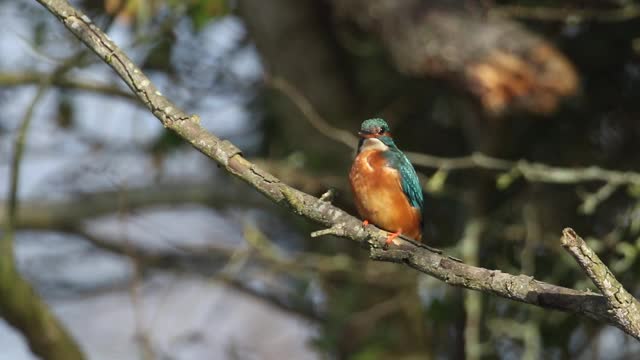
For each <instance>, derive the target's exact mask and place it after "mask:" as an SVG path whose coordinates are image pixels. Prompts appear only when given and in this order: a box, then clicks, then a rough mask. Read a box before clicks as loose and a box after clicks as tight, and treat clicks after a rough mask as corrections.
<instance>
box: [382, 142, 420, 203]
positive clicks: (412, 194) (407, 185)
mask: <svg viewBox="0 0 640 360" xmlns="http://www.w3.org/2000/svg"><path fill="white" fill-rule="evenodd" d="M385 156H386V159H387V162H388V164H389V166H391V167H392V168H394V169H396V170H397V171H398V172H399V173H400V183H401V184H402V191H403V192H404V194H405V195H406V196H407V199H408V200H409V203H410V204H411V206H413V207H415V208H418V209H420V212H422V207H423V203H424V198H423V196H422V187H421V186H420V180H419V179H418V174H416V170H415V169H414V168H413V165H411V162H410V161H409V159H407V157H406V156H405V155H404V154H403V153H402V152H401V151H400V150H398V149H397V148H395V149H393V148H392V149H389V150H388V151H386V152H385Z"/></svg>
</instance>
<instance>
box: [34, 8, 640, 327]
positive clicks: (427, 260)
mask: <svg viewBox="0 0 640 360" xmlns="http://www.w3.org/2000/svg"><path fill="white" fill-rule="evenodd" d="M38 2H39V3H41V4H42V5H43V6H44V7H46V8H47V9H48V10H49V11H50V12H51V13H53V14H54V15H55V16H56V17H58V18H59V19H60V21H62V23H63V24H64V25H65V26H66V27H67V29H69V31H71V32H72V33H73V34H75V35H76V36H77V37H78V38H79V39H80V40H81V41H82V42H83V43H85V45H87V46H88V47H89V48H90V49H92V50H93V51H94V52H95V53H96V54H98V56H99V57H100V58H102V59H103V60H104V61H105V62H106V63H107V64H109V65H110V66H111V67H112V68H113V70H114V71H116V73H118V74H119V75H120V77H121V78H122V79H123V80H124V81H125V83H126V84H127V85H128V86H129V87H130V88H131V89H132V90H133V91H134V93H135V94H136V96H137V97H138V98H140V100H141V101H142V102H143V103H144V104H145V106H147V107H148V108H149V110H150V111H151V112H152V113H153V114H154V115H155V116H156V117H157V118H158V119H159V120H160V121H161V122H162V124H163V125H164V126H165V127H167V128H168V129H170V130H172V131H175V132H176V133H177V134H178V135H179V136H181V137H182V138H184V139H185V140H187V141H188V142H189V143H191V144H192V145H193V146H194V147H195V148H196V149H198V150H199V151H201V152H202V153H204V154H205V155H207V156H208V157H210V158H212V159H214V160H215V161H217V162H218V163H219V164H220V166H221V167H222V168H224V169H226V170H227V171H228V172H229V173H231V174H233V175H234V176H236V177H238V178H240V179H242V180H244V181H245V182H247V183H248V184H250V186H252V187H253V188H254V189H256V190H257V191H259V192H260V193H262V194H263V195H264V196H266V197H267V198H269V199H270V200H271V201H273V202H274V203H278V204H281V205H283V206H285V207H287V208H288V209H289V211H291V212H292V213H295V214H297V215H300V216H302V217H304V218H306V219H308V220H310V221H313V222H316V223H318V224H320V225H321V226H324V227H326V228H332V227H334V226H336V225H338V224H341V226H342V227H343V229H344V233H343V234H341V237H343V238H348V239H351V240H353V241H355V242H357V243H359V244H361V245H364V246H366V247H368V248H369V251H370V256H371V258H373V259H376V260H380V261H388V262H397V263H403V264H406V265H407V266H410V267H412V268H414V269H416V270H418V271H420V272H423V273H425V274H428V275H431V276H433V277H435V278H437V279H440V280H442V281H444V282H446V283H448V284H450V285H453V286H459V287H464V288H467V289H471V290H478V291H483V292H486V293H490V294H493V295H496V296H499V297H503V298H506V299H510V300H514V301H519V302H523V303H527V304H532V305H536V306H540V307H544V308H549V309H556V310H561V311H566V312H571V313H575V314H580V315H584V316H587V317H589V318H592V319H595V320H598V321H603V322H607V323H609V324H612V325H615V326H617V327H619V328H620V329H622V330H623V331H626V332H628V333H629V334H631V335H633V336H636V337H638V333H635V332H629V328H628V327H627V326H626V324H625V323H624V322H621V319H620V318H618V317H615V316H612V314H610V313H609V306H608V304H607V300H606V299H605V298H604V296H602V295H599V294H593V293H590V292H586V291H578V290H574V289H569V288H564V287H561V286H556V285H552V284H548V283H545V282H542V281H538V280H535V279H533V278H532V277H530V276H526V275H517V276H516V275H511V274H505V273H502V272H500V271H497V270H488V269H484V268H480V267H476V266H471V265H467V264H464V263H461V262H458V261H455V260H453V259H450V258H448V257H447V256H443V255H441V254H439V253H437V252H432V251H430V250H428V249H426V248H424V247H422V246H420V245H418V244H415V243H413V242H410V241H406V240H404V239H400V240H399V242H400V245H399V246H393V247H392V249H391V250H389V251H384V250H382V248H383V245H384V244H385V240H386V238H387V232H385V231H382V230H380V229H378V228H376V227H374V226H371V225H369V226H367V227H366V228H365V227H363V226H362V223H361V222H360V220H358V219H356V218H355V217H353V216H351V215H349V214H347V213H346V212H344V211H343V210H341V209H339V208H337V207H335V206H333V205H331V204H330V203H328V202H325V201H321V200H320V199H318V198H316V197H314V196H311V195H309V194H306V193H303V192H301V191H298V190H296V189H293V188H291V187H290V186H288V185H286V184H285V183H283V182H282V181H280V179H278V178H276V177H275V176H273V175H272V174H270V173H268V172H266V171H264V170H263V169H261V168H260V167H258V166H257V165H256V164H253V163H251V162H250V161H248V160H247V159H245V158H244V157H243V156H242V154H241V151H240V149H238V148H237V147H236V146H235V145H233V144H232V143H230V142H229V141H223V140H221V139H219V138H218V137H216V136H215V135H213V134H211V133H209V132H208V131H206V130H205V129H204V128H203V127H202V126H200V124H199V121H198V117H197V116H189V115H187V114H186V113H184V112H183V111H182V110H180V109H179V108H178V107H177V106H176V105H175V104H173V103H172V102H170V101H169V100H168V99H167V98H165V97H164V96H162V94H161V93H160V92H159V91H158V90H157V89H156V88H155V86H154V85H153V84H152V83H151V81H150V80H149V78H148V77H147V76H145V75H144V74H143V73H142V71H141V70H140V69H139V68H138V67H137V66H135V65H134V64H133V62H132V61H131V59H129V57H128V56H127V55H126V54H125V53H124V52H123V51H122V50H120V48H118V47H117V46H116V45H115V44H114V43H113V41H111V40H110V39H109V38H108V37H107V36H106V34H104V33H103V32H102V31H101V30H100V29H99V28H97V27H96V26H95V25H94V24H93V23H92V22H91V20H90V19H89V18H88V17H87V16H86V15H85V14H83V13H82V12H80V11H79V10H77V9H75V8H74V7H72V6H71V5H70V4H69V3H68V2H67V1H65V0H46V1H45V0H38ZM565 170H566V169H565ZM638 176H640V175H638ZM638 182H640V181H638ZM638 324H640V321H639V322H638ZM638 338H640V337H638Z"/></svg>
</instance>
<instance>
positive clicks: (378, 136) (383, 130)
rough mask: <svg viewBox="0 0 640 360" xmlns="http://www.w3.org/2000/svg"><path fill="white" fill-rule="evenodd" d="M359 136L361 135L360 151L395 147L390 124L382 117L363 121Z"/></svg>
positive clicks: (383, 149) (384, 149)
mask: <svg viewBox="0 0 640 360" xmlns="http://www.w3.org/2000/svg"><path fill="white" fill-rule="evenodd" d="M358 136H360V142H359V144H358V152H360V151H363V150H366V149H371V150H380V151H386V150H388V149H389V147H395V144H394V143H393V138H392V137H391V133H390V132H389V125H388V124H387V122H386V121H384V120H383V119H380V118H375V119H368V120H365V121H363V122H362V125H360V131H358Z"/></svg>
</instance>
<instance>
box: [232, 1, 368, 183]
mask: <svg viewBox="0 0 640 360" xmlns="http://www.w3.org/2000/svg"><path fill="white" fill-rule="evenodd" d="M238 5H239V12H240V15H241V16H242V17H243V19H244V21H245V23H246V25H247V27H248V28H249V31H250V33H251V36H252V38H253V41H254V42H255V44H256V46H257V47H258V50H259V52H260V56H261V59H262V62H263V64H264V66H265V68H266V71H267V72H268V74H269V76H271V77H282V78H284V79H285V80H286V81H288V82H289V83H291V84H292V85H293V86H294V87H296V88H297V89H298V90H299V91H300V92H301V93H302V94H303V95H304V96H305V97H306V98H307V99H308V100H309V101H310V102H311V104H313V106H314V107H315V108H316V110H317V111H318V112H319V113H320V114H321V115H322V116H323V117H324V118H325V119H326V120H327V121H329V122H330V123H331V124H332V125H334V126H338V127H341V128H344V129H346V130H349V128H351V127H353V126H354V124H357V123H358V122H359V120H360V119H358V118H357V117H356V116H355V113H356V111H355V108H356V101H355V99H354V98H355V96H354V95H353V93H352V91H351V89H350V85H349V74H348V71H347V69H346V67H345V64H343V63H342V60H343V59H341V58H339V56H336V54H340V53H341V52H340V49H339V47H338V45H337V43H336V42H335V39H334V38H333V36H332V27H331V23H330V16H329V14H328V12H329V10H330V9H329V8H327V6H326V5H325V4H323V3H322V2H321V1H315V0H271V1H262V0H240V1H239V2H238ZM270 95H271V97H270V98H269V100H268V101H269V103H268V106H270V108H271V109H272V111H273V113H272V114H270V115H272V118H269V119H268V120H270V121H272V124H273V126H270V125H271V124H269V123H268V124H267V125H268V127H269V128H268V129H267V130H268V131H271V132H274V134H272V135H274V136H273V137H272V138H270V140H271V141H272V143H271V144H270V145H271V148H272V149H273V148H274V146H275V148H276V149H280V150H281V151H282V152H284V153H285V154H286V153H289V152H291V151H296V150H298V149H304V151H305V155H307V156H308V160H310V161H309V162H308V163H307V164H306V166H307V169H314V168H315V169H319V168H332V169H336V168H338V167H339V166H340V165H342V167H344V168H345V171H346V169H347V168H346V166H347V164H348V163H349V161H350V160H351V157H352V151H351V150H349V149H347V148H346V147H344V146H342V145H337V146H336V143H335V142H334V141H333V140H329V139H327V138H326V137H325V136H323V135H322V134H320V133H318V131H317V130H315V129H314V128H313V127H311V125H310V124H309V122H308V121H307V119H306V118H305V117H304V115H303V114H302V113H301V112H300V111H299V110H298V108H297V107H296V106H295V105H294V104H293V103H292V102H291V100H290V99H288V98H287V97H285V96H283V95H282V94H279V93H275V94H274V93H273V92H271V93H270ZM353 131H354V132H355V131H356V128H353Z"/></svg>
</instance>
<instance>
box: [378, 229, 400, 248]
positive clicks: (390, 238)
mask: <svg viewBox="0 0 640 360" xmlns="http://www.w3.org/2000/svg"><path fill="white" fill-rule="evenodd" d="M401 233H402V229H401V230H398V231H396V232H394V233H391V234H389V236H387V240H385V242H384V246H383V247H382V248H383V249H385V250H387V249H389V245H391V244H393V240H394V239H395V238H397V237H398V236H400V234H401Z"/></svg>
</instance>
